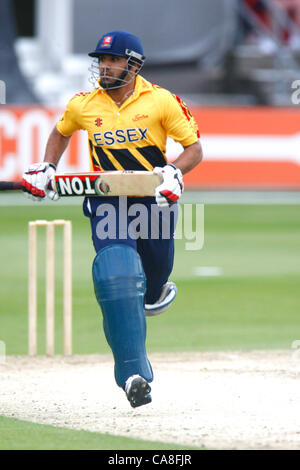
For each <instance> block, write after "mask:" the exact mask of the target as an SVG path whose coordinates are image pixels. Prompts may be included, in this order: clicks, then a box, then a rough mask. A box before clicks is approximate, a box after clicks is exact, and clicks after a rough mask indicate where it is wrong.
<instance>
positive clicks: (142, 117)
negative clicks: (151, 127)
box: [132, 114, 149, 122]
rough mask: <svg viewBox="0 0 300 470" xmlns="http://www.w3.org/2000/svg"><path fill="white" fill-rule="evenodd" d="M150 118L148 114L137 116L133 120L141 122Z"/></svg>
mask: <svg viewBox="0 0 300 470" xmlns="http://www.w3.org/2000/svg"><path fill="white" fill-rule="evenodd" d="M148 117H149V116H148V115H147V114H136V115H135V116H134V118H133V119H132V120H133V121H134V122H136V121H140V120H141V119H147V118H148Z"/></svg>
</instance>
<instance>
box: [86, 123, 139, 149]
mask: <svg viewBox="0 0 300 470" xmlns="http://www.w3.org/2000/svg"><path fill="white" fill-rule="evenodd" d="M147 131H148V128H147V127H146V128H145V129H141V128H140V127H134V128H132V129H117V130H115V131H106V132H103V133H102V132H96V133H94V134H93V136H94V140H95V142H96V145H98V146H100V145H108V146H110V145H115V144H125V143H128V142H130V143H131V142H137V141H139V140H144V139H147Z"/></svg>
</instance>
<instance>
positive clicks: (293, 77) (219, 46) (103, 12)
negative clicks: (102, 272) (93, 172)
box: [0, 0, 300, 353]
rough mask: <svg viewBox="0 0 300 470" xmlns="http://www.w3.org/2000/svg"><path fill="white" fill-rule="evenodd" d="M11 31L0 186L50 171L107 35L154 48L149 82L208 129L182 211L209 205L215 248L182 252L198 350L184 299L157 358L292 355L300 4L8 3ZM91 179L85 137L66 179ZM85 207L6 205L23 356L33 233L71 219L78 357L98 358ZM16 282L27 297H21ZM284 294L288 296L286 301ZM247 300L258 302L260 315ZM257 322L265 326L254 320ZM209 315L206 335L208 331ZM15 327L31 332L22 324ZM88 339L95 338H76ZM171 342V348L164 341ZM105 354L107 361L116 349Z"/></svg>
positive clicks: (6, 306) (5, 33) (2, 73)
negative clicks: (237, 351) (84, 174)
mask: <svg viewBox="0 0 300 470" xmlns="http://www.w3.org/2000/svg"><path fill="white" fill-rule="evenodd" d="M0 26H1V27H0V37H1V41H0V42H1V48H0V79H1V80H2V82H4V83H5V85H6V103H3V104H1V106H0V179H1V180H4V179H7V180H12V179H17V178H19V177H20V176H21V174H22V172H23V169H25V168H27V167H28V165H29V164H30V163H33V162H36V161H40V160H41V159H42V158H43V153H44V149H45V145H46V141H47V138H48V134H49V132H50V130H51V128H52V126H53V125H54V124H55V122H56V120H57V118H58V116H60V114H61V112H62V111H63V108H64V106H65V104H66V103H67V101H68V100H69V99H70V98H71V97H72V96H73V94H74V93H77V92H80V91H87V90H91V89H92V85H91V84H90V82H89V71H88V68H89V65H90V59H89V58H88V56H87V52H88V51H90V50H92V49H93V48H94V47H95V45H96V43H97V40H98V38H99V36H101V34H102V33H103V31H110V30H113V29H125V30H126V29H127V30H130V31H132V32H133V33H135V34H137V35H138V36H140V37H141V39H142V41H143V43H144V49H145V54H146V56H147V61H146V65H145V67H144V69H143V75H144V76H145V77H146V78H148V79H149V80H151V81H152V82H155V83H157V84H159V85H161V86H163V87H167V88H168V89H170V90H171V91H172V92H173V93H176V94H178V95H179V96H180V97H181V98H183V99H184V100H185V101H186V103H187V104H188V106H189V107H190V109H191V111H192V112H193V114H194V116H195V118H196V120H197V122H198V125H199V129H200V134H201V141H202V145H203V149H204V161H203V162H202V163H201V165H199V166H198V167H197V168H196V169H194V170H193V171H192V172H190V173H189V174H187V175H186V177H185V186H186V191H185V194H184V197H183V199H182V202H192V203H195V202H198V203H205V204H209V205H208V206H206V208H205V244H204V248H203V249H202V250H201V251H200V252H197V253H194V252H188V251H186V249H185V245H184V242H183V241H180V240H178V241H177V242H176V243H177V258H176V262H175V267H174V273H173V276H174V279H176V280H177V281H178V282H179V283H180V282H182V283H183V286H182V292H183V294H184V293H185V292H186V295H187V296H189V298H190V299H194V300H193V301H191V305H190V307H191V310H193V309H194V317H193V314H192V313H191V317H190V321H191V323H192V325H193V326H192V325H190V326H191V330H192V331H193V334H194V335H195V338H194V340H189V341H185V340H183V338H181V341H182V344H181V345H180V346H179V343H178V341H177V340H178V336H180V334H179V332H180V329H181V327H182V318H181V316H180V308H181V307H180V305H181V302H182V301H185V300H186V296H185V295H183V297H182V299H181V300H180V298H179V300H178V303H177V307H176V306H174V308H173V310H174V313H173V315H174V317H173V319H174V318H175V319H176V318H177V320H176V321H177V323H176V321H175V320H174V322H173V325H172V327H173V328H176V324H177V326H178V335H177V334H174V336H173V337H172V335H171V336H170V335H169V330H168V328H169V327H170V325H169V324H168V319H167V318H166V320H164V319H161V320H159V322H157V325H159V327H158V326H154V323H153V324H151V326H150V329H151V328H154V329H157V328H158V330H159V332H158V331H157V332H156V333H157V334H158V336H154V337H151V335H149V338H150V339H149V341H150V344H156V347H157V349H158V350H159V349H164V350H168V345H169V347H170V349H172V348H174V349H176V348H177V347H179V349H184V348H188V349H193V348H196V349H197V348H198V349H199V348H200V349H201V348H214V347H216V348H221V347H224V348H225V347H234V346H237V347H242V346H243V345H244V346H245V347H251V346H253V345H256V346H258V345H260V347H274V346H275V345H277V346H281V347H284V346H289V344H290V343H291V342H292V341H293V340H294V339H295V338H294V337H293V334H292V335H291V336H290V333H291V332H292V331H294V326H295V325H294V321H295V314H296V310H297V309H298V310H299V308H298V307H299V304H298V302H299V298H298V297H299V295H297V292H294V290H293V285H294V284H293V282H296V280H297V282H298V280H299V276H300V263H299V250H298V248H299V243H300V242H299V239H300V237H299V217H298V216H297V214H298V210H299V206H298V204H299V201H300V197H299V196H300V193H299V189H300V150H299V149H300V146H299V145H298V141H299V139H300V137H299V128H300V111H299V109H298V106H297V104H296V103H295V100H294V103H293V100H292V94H293V93H294V92H295V91H297V90H296V89H294V88H292V86H293V83H294V82H295V81H297V80H298V79H299V80H300V65H299V64H300V1H299V0H293V1H292V0H257V1H256V0H201V2H199V1H198V0H189V1H188V3H187V4H186V3H182V2H181V1H179V0H165V1H164V2H163V3H162V2H160V1H158V0H153V1H152V2H151V3H149V2H146V1H141V0H128V1H126V2H123V0H114V2H113V6H112V3H111V2H110V1H108V0H101V1H100V0H85V1H83V0H64V1H63V2H61V1H60V0H52V1H51V2H50V1H48V0H26V1H23V0H13V1H11V0H1V2H0ZM296 85H297V82H296ZM178 152H180V149H179V148H178V145H177V144H175V143H174V142H172V141H169V143H168V156H169V158H170V159H172V158H174V157H175V156H176V155H177V154H178ZM88 168H89V167H88V155H87V145H86V135H85V132H81V131H80V132H78V133H76V134H75V135H74V136H73V137H72V140H71V144H70V146H69V149H68V150H67V152H66V155H65V156H64V158H63V160H62V163H61V164H60V166H59V169H60V171H64V170H70V171H80V170H88ZM79 199H80V198H78V199H76V200H75V201H74V199H72V200H69V201H67V202H65V201H63V202H62V201H59V202H58V203H57V204H56V205H53V204H52V205H51V203H45V204H46V205H47V208H45V207H44V205H43V207H37V205H36V204H34V203H32V202H27V199H26V198H24V197H23V195H22V194H16V195H11V194H9V195H5V194H1V200H0V212H1V236H2V246H1V264H2V265H3V266H7V271H6V275H5V276H4V278H3V280H2V287H1V289H2V295H3V299H5V301H4V302H3V303H2V308H3V315H2V326H1V330H2V331H1V333H2V338H0V339H3V340H4V341H6V342H7V350H8V352H11V353H16V352H22V353H24V352H26V348H27V346H26V341H25V340H24V339H25V336H26V328H27V326H26V325H27V324H26V297H27V292H26V289H27V286H26V282H24V280H26V272H27V267H26V266H27V245H26V244H27V236H26V230H27V228H26V227H27V225H26V224H27V222H28V220H34V219H39V218H51V217H52V218H69V217H70V218H71V219H72V220H73V225H74V252H75V250H76V253H77V254H78V256H77V255H76V256H74V312H75V317H76V313H78V317H77V319H78V322H79V323H78V324H77V323H76V319H75V323H74V325H75V326H74V328H75V333H74V334H75V346H76V344H77V345H78V348H79V349H78V351H79V352H80V351H81V352H92V351H99V347H98V346H99V344H98V341H99V340H98V334H99V333H98V330H95V324H94V323H93V322H95V321H96V317H95V316H94V313H95V311H96V312H98V307H97V305H96V302H95V301H94V298H93V293H92V286H91V278H90V265H91V261H92V259H93V248H92V246H90V245H91V244H89V242H88V244H89V246H88V248H87V247H86V245H87V242H86V240H89V239H90V235H89V227H88V222H87V220H86V219H85V218H84V217H82V215H81V209H80V207H79V210H78V203H79V202H81V200H80V201H79ZM244 203H246V205H243V204H244ZM258 203H259V204H260V205H258ZM26 204H27V206H26ZM65 204H67V205H66V206H65ZM70 204H72V205H73V206H74V204H75V206H76V207H71V205H70ZM270 204H273V208H271V206H270ZM50 206H51V207H50ZM225 206H226V207H225ZM12 207H13V209H12ZM196 222H197V221H195V220H194V221H193V224H194V227H195V223H196ZM13 234H14V236H13ZM4 248H5V249H4ZM17 253H18V256H16V254H17ZM41 277H43V275H42V274H41ZM200 277H201V280H202V281H201V284H199V279H200ZM262 278H263V279H264V280H265V282H266V283H268V282H270V284H266V290H267V291H268V290H269V291H270V292H274V299H273V300H272V301H271V299H272V295H271V294H270V297H269V300H268V302H269V304H268V306H264V302H265V301H266V299H265V297H264V291H262V293H261V295H260V294H259V288H258V287H257V286H258V285H260V286H261V284H260V282H261V279H262ZM289 279H290V280H291V283H290V282H289ZM241 280H242V281H241ZM246 280H247V282H248V284H247V283H246V284H245V286H244V287H243V288H245V296H246V297H245V298H244V297H243V296H240V297H236V296H234V295H233V292H234V290H235V288H234V286H235V282H240V281H241V282H246ZM16 282H18V286H19V289H20V296H16V297H15V298H12V296H11V291H12V289H14V288H15V283H16ZM184 283H185V284H184ZM215 283H217V284H215ZM278 283H279V285H280V286H281V287H280V288H279V287H278ZM285 283H286V284H285ZM221 284H222V285H221ZM284 285H286V289H287V290H286V291H285V292H282V290H280V289H284ZM199 286H200V288H201V289H202V290H201V305H199V304H198V302H199V299H198V296H199V291H198V288H199ZM76 289H77V290H76ZM211 289H221V291H222V289H223V290H224V296H225V297H226V298H227V300H228V304H226V302H225V304H223V303H218V299H217V298H216V299H215V302H214V303H213V304H211ZM241 289H242V287H241ZM289 289H290V290H289ZM242 290H243V289H242ZM221 291H220V292H221ZM58 292H59V287H58ZM247 292H248V294H247ZM291 292H292V294H291ZM247 296H248V297H249V298H252V300H253V305H252V307H251V309H250V308H249V303H248V301H246V300H245V299H246V298H247ZM279 298H280V300H279ZM91 299H93V300H91ZM205 299H206V300H205ZM40 302H41V309H43V306H42V300H40ZM57 302H60V300H59V296H58V298H57ZM193 302H194V303H193ZM206 302H207V304H206ZM285 302H286V304H285ZM271 304H272V309H273V313H274V315H275V316H276V315H277V317H276V318H277V319H278V321H279V323H278V325H277V326H278V329H277V333H276V334H275V336H274V337H273V338H272V340H271V337H270V334H271V333H270V332H271V331H273V330H272V329H271V330H268V328H269V327H270V323H269V322H270V318H269V317H268V315H267V313H266V312H269V309H270V306H271ZM24 305H25V308H24ZM86 305H92V306H91V307H90V311H91V312H94V313H91V315H90V316H86V314H85V317H81V312H82V311H84V310H85V306H86ZM295 305H297V308H296V307H295ZM252 310H253V311H255V312H256V315H257V317H253V316H252V317H251V315H252V314H251V312H252ZM241 311H242V312H244V314H245V315H246V318H247V321H248V320H249V322H250V323H251V324H252V326H253V336H251V333H250V330H249V328H248V329H247V331H246V330H243V329H242V328H241V325H240V324H238V325H237V324H235V321H236V316H238V315H239V314H240V313H239V312H241ZM283 311H285V313H286V312H287V311H289V314H290V315H291V317H290V323H288V324H289V325H290V329H289V328H288V327H287V329H282V328H281V321H283V317H281V316H280V314H281V312H283ZM259 312H260V313H259ZM276 312H277V313H276ZM199 313H201V315H202V316H201V321H202V322H204V324H203V323H201V322H200V323H199ZM177 314H178V317H177V316H176V315H177ZM12 315H13V316H12ZM16 315H17V316H18V315H19V318H20V322H17V323H16ZM97 315H98V314H97ZM218 315H220V317H218ZM248 316H249V317H248ZM218 318H219V320H220V321H219V320H218ZM89 319H90V320H89ZM230 319H231V320H232V322H233V323H232V325H231V326H232V328H233V329H230V328H229V329H227V327H226V328H225V330H224V329H223V327H224V323H223V322H225V323H226V322H229V323H230V321H231V320H230ZM257 319H258V320H257ZM279 319H280V320H279ZM41 321H42V322H43V320H41ZM89 321H91V323H90V324H88V323H87V322H89ZM256 321H260V322H265V328H266V331H269V336H268V335H267V336H268V337H269V339H268V340H266V341H264V338H266V337H265V336H264V333H263V332H264V329H262V330H261V332H260V333H259V334H258V336H257V324H256ZM272 321H273V320H272ZM284 321H285V322H287V321H288V318H287V316H286V317H285V320H284ZM97 322H98V316H97ZM164 322H166V323H164ZM42 324H43V323H41V325H42ZM13 325H14V326H13ZM76 325H77V326H76ZM89 325H90V326H89ZM152 325H153V326H152ZM162 325H165V328H166V330H165V332H164V330H163V328H162ZM216 325H217V326H216ZM286 325H287V324H286ZM81 327H83V328H85V327H86V328H87V330H89V332H88V333H87V334H88V335H89V334H91V335H92V337H93V338H94V339H93V340H90V341H84V340H82V339H81V338H80V337H79V336H77V339H76V331H77V333H78V332H79V331H81V330H80V329H81ZM273 327H274V324H273V326H272V328H273ZM89 328H90V329H89ZM216 328H217V329H216ZM235 328H237V332H236V334H237V337H236V339H234V333H233V330H234V329H235ZM41 329H42V326H41ZM210 329H211V330H210ZM208 331H211V336H210V335H209V334H208ZM216 331H217V333H216ZM225 331H227V336H226V334H225ZM5 332H6V333H5ZM218 332H222V334H219V333H218ZM164 333H165V337H168V336H169V337H170V341H167V342H166V341H165V339H163V337H164ZM78 334H79V333H78ZM93 335H94V336H93ZM199 335H200V336H199ZM224 335H225V336H224ZM282 335H283V336H282ZM249 337H251V338H252V339H251V340H249ZM160 338H161V342H160ZM220 338H221V339H220ZM102 339H103V338H102ZM296 339H297V338H296ZM248 340H249V341H248ZM41 341H42V340H41ZM76 341H77V343H76ZM151 341H152V343H151ZM172 341H173V342H174V344H173V343H172ZM79 344H80V346H79ZM101 348H103V349H104V350H106V349H105V348H106V346H105V341H104V340H103V345H102V346H101V347H100V350H102V349H101Z"/></svg>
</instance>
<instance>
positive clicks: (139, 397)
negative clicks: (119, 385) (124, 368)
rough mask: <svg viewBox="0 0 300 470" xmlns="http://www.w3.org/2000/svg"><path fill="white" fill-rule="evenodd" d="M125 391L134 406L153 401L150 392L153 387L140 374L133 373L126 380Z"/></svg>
mask: <svg viewBox="0 0 300 470" xmlns="http://www.w3.org/2000/svg"><path fill="white" fill-rule="evenodd" d="M124 388H125V393H126V396H127V398H128V400H129V402H130V405H131V406H132V407H133V408H137V407H138V406H142V405H147V403H150V402H151V401H152V398H151V395H150V392H151V387H150V385H149V384H148V382H147V380H145V379H143V377H141V376H140V375H132V376H131V377H129V378H128V379H127V380H126V383H125V387H124Z"/></svg>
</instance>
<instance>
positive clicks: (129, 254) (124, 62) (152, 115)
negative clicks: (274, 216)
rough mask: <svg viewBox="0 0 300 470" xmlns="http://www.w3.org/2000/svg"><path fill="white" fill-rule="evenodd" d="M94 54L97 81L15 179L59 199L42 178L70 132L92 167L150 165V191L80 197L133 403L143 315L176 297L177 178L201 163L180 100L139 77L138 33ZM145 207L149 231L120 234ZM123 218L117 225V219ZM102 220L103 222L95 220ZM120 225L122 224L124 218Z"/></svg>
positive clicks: (142, 382)
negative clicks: (110, 211) (82, 139)
mask: <svg viewBox="0 0 300 470" xmlns="http://www.w3.org/2000/svg"><path fill="white" fill-rule="evenodd" d="M89 56H91V57H92V58H93V64H92V69H91V70H92V75H93V77H94V78H96V83H97V87H96V88H95V90H93V91H91V92H89V93H79V94H77V95H75V96H74V97H73V98H72V99H71V100H70V101H69V103H68V104H67V107H66V109H65V112H64V114H63V116H62V117H61V119H60V120H59V121H58V123H57V125H56V126H55V127H54V129H53V130H52V132H51V134H50V136H49V139H48V142H47V146H46V151H45V157H44V161H43V162H42V163H37V164H34V165H32V166H31V167H30V168H29V169H28V170H27V171H26V172H25V173H24V175H23V178H22V184H23V190H24V191H25V192H26V193H27V194H28V195H29V196H30V197H31V198H33V199H35V200H42V199H44V198H45V197H46V196H48V197H49V198H50V199H52V200H54V201H55V200H57V199H58V197H59V196H58V194H57V193H56V192H54V191H53V190H49V188H48V183H49V181H51V180H52V179H53V177H54V175H55V172H56V168H57V165H58V162H59V160H60V158H61V155H62V154H63V152H64V150H65V149H66V147H67V145H68V143H69V141H70V138H71V136H72V134H73V133H74V132H76V131H77V130H79V129H84V130H86V131H87V132H88V146H89V155H90V168H91V171H97V172H98V171H104V170H110V171H114V170H134V171H141V170H142V171H145V170H148V171H154V172H155V173H158V174H159V175H161V180H162V183H161V184H160V186H158V187H157V188H156V194H155V197H143V198H137V197H127V198H125V203H124V198H123V200H122V201H120V199H121V198H119V197H114V196H106V197H105V198H101V197H86V198H85V200H84V204H83V211H84V214H85V216H87V217H88V218H89V219H90V225H91V232H92V240H93V244H94V248H95V251H96V256H95V259H94V262H93V267H92V274H93V282H94V290H95V295H96V298H97V301H98V303H99V306H100V308H101V311H102V317H103V328H104V333H105V337H106V340H107V342H108V344H109V346H110V348H111V350H112V353H113V357H114V364H115V366H114V374H115V380H116V383H117V385H118V386H119V387H121V388H123V390H124V392H125V394H126V397H127V399H128V400H129V402H130V405H131V406H132V407H138V406H141V405H145V404H147V403H150V402H151V394H150V392H151V387H150V383H151V382H152V381H153V371H152V367H151V364H150V361H149V359H148V357H147V353H146V347H145V340H146V316H155V315H158V314H160V313H162V312H163V311H165V310H166V309H167V308H168V307H169V306H170V304H171V303H172V301H173V300H174V298H175V297H176V292H177V289H176V285H175V284H174V283H173V282H171V281H169V276H170V274H171V271H172V268H173V260H174V230H175V223H176V222H175V218H174V217H169V219H166V215H168V211H170V207H171V208H174V207H176V204H177V201H178V199H179V198H180V196H181V194H182V192H183V188H184V184H183V178H182V175H183V174H185V173H187V172H188V171H190V170H192V169H193V168H194V167H195V166H196V165H197V164H198V163H199V162H200V161H201V160H202V149H201V144H200V142H199V132H198V128H197V125H196V122H195V120H194V118H193V116H192V115H191V113H190V111H189V110H188V108H187V106H186V105H185V104H184V103H183V101H182V100H181V99H180V98H179V97H177V96H175V95H173V94H172V93H171V92H170V91H168V90H166V89H163V88H160V87H159V86H157V85H154V84H152V83H150V82H149V81H147V80H145V78H143V77H142V76H141V75H140V71H141V69H142V67H143V64H144V61H145V56H144V51H143V47H142V44H141V41H140V39H139V38H137V37H136V36H134V35H133V34H130V33H129V32H126V31H111V32H109V33H106V34H104V35H103V36H102V37H101V38H100V40H99V41H98V43H97V46H96V49H95V50H94V51H93V52H90V53H89ZM167 137H171V138H173V139H174V140H175V141H176V142H179V143H180V144H182V146H183V151H182V153H181V154H180V155H179V156H178V158H177V159H176V160H175V161H174V162H173V163H172V164H170V163H168V161H167V159H166V141H167ZM137 203H138V204H143V206H144V207H145V208H146V213H147V217H148V220H147V223H148V231H149V233H148V235H149V236H148V237H144V238H138V237H136V236H133V235H132V234H131V233H130V230H128V227H129V225H130V221H131V216H130V215H129V213H130V207H132V206H133V205H134V204H137ZM107 204H110V205H111V206H112V207H113V208H114V210H115V214H116V218H115V222H114V223H115V224H116V236H114V237H105V236H103V233H102V234H101V233H100V231H101V230H100V227H101V222H103V221H104V218H105V217H106V216H107V212H105V209H106V208H107ZM153 205H155V206H156V208H158V209H159V211H158V217H159V223H160V224H162V223H164V221H165V220H168V224H169V225H170V227H169V228H170V230H169V234H170V235H169V236H168V237H165V236H163V233H162V230H161V225H160V226H159V227H160V228H159V236H156V237H154V238H153V237H152V238H151V233H152V232H151V222H152V223H153V220H151V207H152V206H153ZM120 220H122V221H124V220H125V227H124V226H122V227H121V226H119V221H120ZM102 225H103V224H102ZM123 225H124V224H123Z"/></svg>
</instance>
